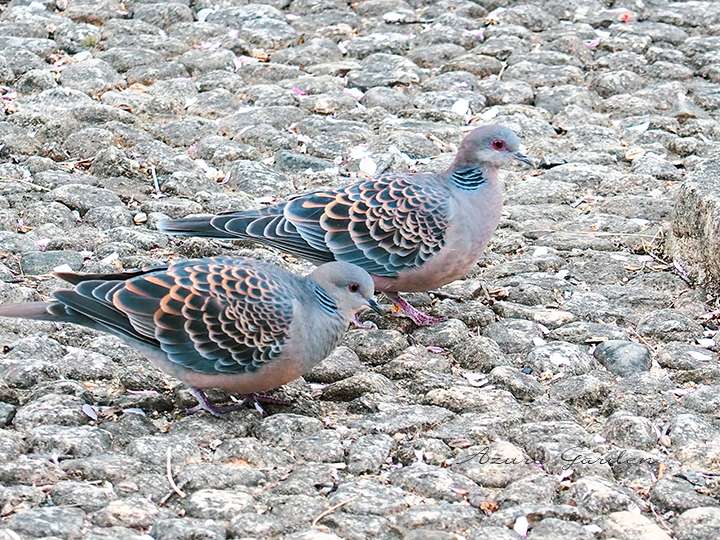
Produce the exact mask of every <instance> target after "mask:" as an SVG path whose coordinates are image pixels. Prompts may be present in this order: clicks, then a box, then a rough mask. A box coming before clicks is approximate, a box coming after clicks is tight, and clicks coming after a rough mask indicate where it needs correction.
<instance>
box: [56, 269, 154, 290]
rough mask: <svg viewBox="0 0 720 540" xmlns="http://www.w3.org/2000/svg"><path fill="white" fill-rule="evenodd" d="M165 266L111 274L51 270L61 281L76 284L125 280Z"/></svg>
mask: <svg viewBox="0 0 720 540" xmlns="http://www.w3.org/2000/svg"><path fill="white" fill-rule="evenodd" d="M165 269H167V266H152V267H147V268H141V269H139V270H128V271H127V272H115V273H111V274H79V273H77V272H53V275H54V276H55V277H57V278H59V279H62V280H63V281H67V282H68V283H71V284H73V285H78V284H79V283H82V282H84V281H97V280H101V281H104V280H110V281H126V280H128V279H131V278H134V277H137V276H142V275H144V274H149V273H151V272H157V271H159V270H165Z"/></svg>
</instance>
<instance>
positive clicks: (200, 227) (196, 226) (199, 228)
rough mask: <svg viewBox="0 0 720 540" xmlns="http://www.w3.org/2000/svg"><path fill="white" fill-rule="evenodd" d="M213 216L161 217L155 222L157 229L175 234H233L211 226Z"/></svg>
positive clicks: (216, 236)
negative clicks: (161, 218)
mask: <svg viewBox="0 0 720 540" xmlns="http://www.w3.org/2000/svg"><path fill="white" fill-rule="evenodd" d="M213 218H214V216H199V217H188V218H182V219H163V220H160V221H159V222H158V224H157V228H158V231H160V232H164V233H166V234H172V235H175V236H201V237H204V238H232V237H233V236H235V235H232V234H229V233H228V232H227V231H224V230H222V229H218V228H216V227H214V226H213V224H212V221H213Z"/></svg>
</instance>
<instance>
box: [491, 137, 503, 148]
mask: <svg viewBox="0 0 720 540" xmlns="http://www.w3.org/2000/svg"><path fill="white" fill-rule="evenodd" d="M490 146H492V148H493V150H504V149H505V141H503V140H502V139H495V140H494V141H493V142H491V143H490Z"/></svg>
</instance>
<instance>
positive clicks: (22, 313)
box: [0, 302, 73, 322]
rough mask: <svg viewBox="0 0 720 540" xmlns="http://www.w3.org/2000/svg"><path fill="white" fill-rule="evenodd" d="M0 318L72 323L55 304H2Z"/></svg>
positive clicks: (60, 306) (69, 317) (57, 304)
mask: <svg viewBox="0 0 720 540" xmlns="http://www.w3.org/2000/svg"><path fill="white" fill-rule="evenodd" d="M0 317H10V318H15V319H32V320H34V321H53V322H73V321H72V318H71V315H70V314H68V313H67V312H66V311H65V308H64V307H63V306H62V305H60V304H59V303H57V302H29V303H27V304H2V305H0Z"/></svg>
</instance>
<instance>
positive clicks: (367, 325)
mask: <svg viewBox="0 0 720 540" xmlns="http://www.w3.org/2000/svg"><path fill="white" fill-rule="evenodd" d="M350 323H351V324H352V325H353V326H354V327H355V328H360V329H361V330H377V329H378V325H377V324H375V323H374V322H372V321H361V320H360V319H358V316H357V315H355V316H354V317H353V318H352V319H350Z"/></svg>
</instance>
